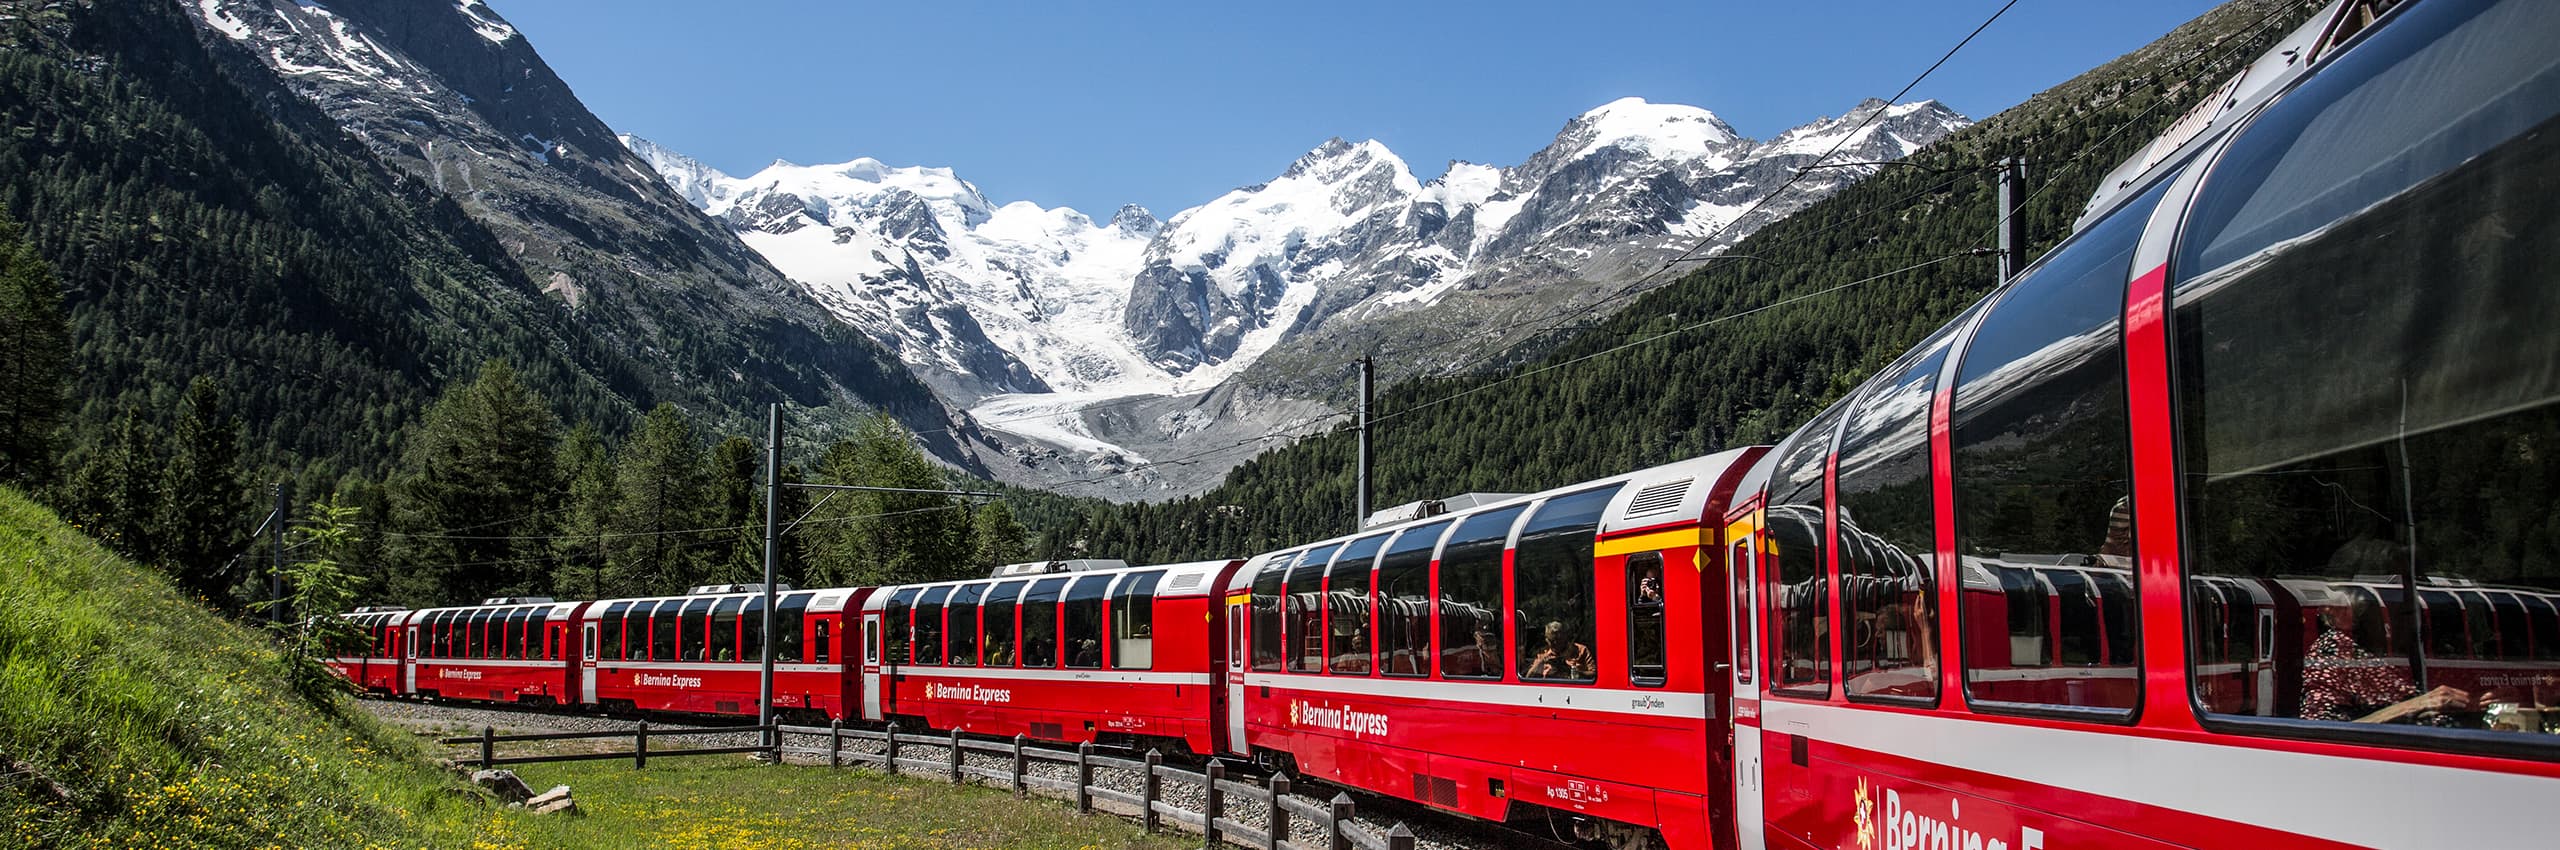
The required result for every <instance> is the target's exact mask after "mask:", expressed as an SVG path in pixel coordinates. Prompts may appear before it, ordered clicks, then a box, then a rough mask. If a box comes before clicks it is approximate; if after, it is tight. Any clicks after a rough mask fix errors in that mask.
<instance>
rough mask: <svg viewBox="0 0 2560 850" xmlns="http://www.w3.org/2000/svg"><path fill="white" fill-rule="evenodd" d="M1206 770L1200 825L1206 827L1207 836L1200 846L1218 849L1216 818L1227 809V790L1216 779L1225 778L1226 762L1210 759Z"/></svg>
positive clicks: (1212, 849)
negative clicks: (1207, 778)
mask: <svg viewBox="0 0 2560 850" xmlns="http://www.w3.org/2000/svg"><path fill="white" fill-rule="evenodd" d="M1208 772H1209V794H1208V800H1207V802H1205V803H1202V804H1201V808H1202V809H1205V811H1202V812H1201V813H1200V825H1202V826H1205V827H1208V837H1207V839H1206V840H1204V841H1202V842H1201V844H1200V846H1201V848H1203V850H1218V818H1220V817H1222V816H1224V815H1225V814H1226V809H1227V792H1226V789H1223V788H1219V787H1218V780H1221V779H1225V778H1227V763H1226V762H1222V761H1219V760H1217V759H1210V760H1209V771H1208Z"/></svg>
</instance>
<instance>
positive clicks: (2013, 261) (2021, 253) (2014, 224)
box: [2000, 156, 2027, 283]
mask: <svg viewBox="0 0 2560 850" xmlns="http://www.w3.org/2000/svg"><path fill="white" fill-rule="evenodd" d="M2026 203H2027V161H2026V160H2025V159H2021V158H2019V157H2014V156H2012V157H2007V158H2004V159H2002V160H2000V282H2001V283H2008V282H2009V281H2011V280H2013V279H2015V278H2017V276H2018V273H2019V272H2021V271H2025V270H2026V268H2027V217H2026Z"/></svg>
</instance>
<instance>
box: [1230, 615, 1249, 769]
mask: <svg viewBox="0 0 2560 850" xmlns="http://www.w3.org/2000/svg"><path fill="white" fill-rule="evenodd" d="M1251 600H1252V597H1250V596H1247V595H1245V594H1241V593H1238V594H1234V595H1231V596H1228V597H1227V631H1226V634H1227V673H1226V679H1227V712H1226V714H1227V752H1231V753H1236V754H1239V755H1243V754H1248V753H1251V752H1252V751H1253V748H1252V747H1251V746H1248V745H1247V744H1246V742H1245V738H1244V654H1245V647H1246V646H1248V645H1250V642H1249V641H1247V640H1246V637H1247V636H1246V634H1245V629H1246V623H1248V622H1250V621H1251V620H1252V619H1253V618H1252V617H1249V616H1247V614H1248V613H1249V612H1248V611H1246V610H1245V606H1246V604H1247V603H1249V602H1250V601H1251Z"/></svg>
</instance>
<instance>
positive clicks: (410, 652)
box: [400, 626, 418, 694]
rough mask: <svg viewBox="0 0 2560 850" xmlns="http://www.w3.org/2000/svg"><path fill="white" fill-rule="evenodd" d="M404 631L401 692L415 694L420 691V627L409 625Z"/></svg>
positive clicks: (401, 659) (401, 651) (401, 655)
mask: <svg viewBox="0 0 2560 850" xmlns="http://www.w3.org/2000/svg"><path fill="white" fill-rule="evenodd" d="M404 632H405V636H404V639H403V640H402V641H401V642H400V644H401V646H400V692H401V693H403V694H414V693H417V692H418V627H417V626H409V627H407V628H406V629H404Z"/></svg>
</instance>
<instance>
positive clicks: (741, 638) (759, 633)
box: [738, 594, 764, 660]
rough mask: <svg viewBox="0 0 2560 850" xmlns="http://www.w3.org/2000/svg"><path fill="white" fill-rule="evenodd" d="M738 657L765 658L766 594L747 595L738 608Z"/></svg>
mask: <svg viewBox="0 0 2560 850" xmlns="http://www.w3.org/2000/svg"><path fill="white" fill-rule="evenodd" d="M738 657H739V658H754V659H757V660H762V659H763V658H764V596H763V595H762V594H758V595H755V596H750V597H747V604H745V605H743V606H740V607H739V608H738Z"/></svg>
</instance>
